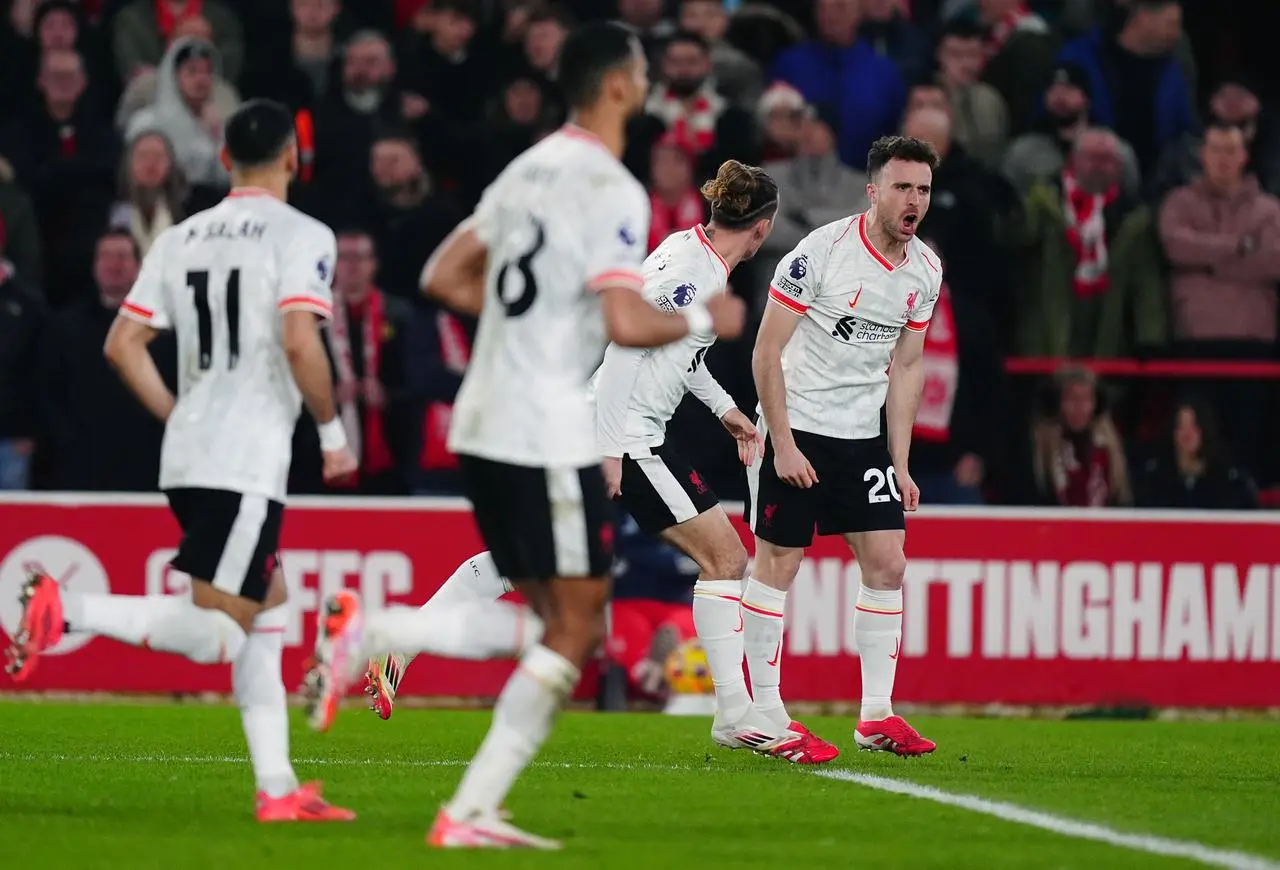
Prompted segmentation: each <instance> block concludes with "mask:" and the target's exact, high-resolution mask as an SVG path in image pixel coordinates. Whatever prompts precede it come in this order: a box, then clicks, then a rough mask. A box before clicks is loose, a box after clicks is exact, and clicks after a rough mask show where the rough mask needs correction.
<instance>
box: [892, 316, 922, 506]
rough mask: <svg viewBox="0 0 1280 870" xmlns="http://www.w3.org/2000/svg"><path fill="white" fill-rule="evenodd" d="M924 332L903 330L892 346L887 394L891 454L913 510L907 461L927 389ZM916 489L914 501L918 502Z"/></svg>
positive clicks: (900, 483) (906, 500) (905, 496)
mask: <svg viewBox="0 0 1280 870" xmlns="http://www.w3.org/2000/svg"><path fill="white" fill-rule="evenodd" d="M924 335H925V331H924V330H923V329H920V330H916V329H904V330H902V334H901V335H899V336H898V343H897V345H896V346H895V347H894V349H893V362H892V364H891V365H890V366H889V393H888V395H887V396H886V397H885V406H884V412H885V423H886V425H887V426H888V428H889V456H890V458H891V459H892V460H893V467H894V470H895V472H896V473H897V475H898V484H899V486H900V487H901V488H902V495H903V504H904V506H905V507H906V509H907V510H914V509H915V506H914V505H913V504H911V502H912V499H911V498H909V497H908V492H907V491H908V490H914V489H915V484H914V483H912V482H911V475H910V473H909V471H908V470H907V469H908V465H907V460H908V457H909V455H910V453H911V430H912V429H914V428H915V425H916V411H918V410H919V408H920V394H921V393H922V392H923V391H924ZM919 497H920V496H919V491H918V490H916V491H915V494H914V500H915V501H919Z"/></svg>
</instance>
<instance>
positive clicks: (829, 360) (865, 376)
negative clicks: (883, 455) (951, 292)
mask: <svg viewBox="0 0 1280 870" xmlns="http://www.w3.org/2000/svg"><path fill="white" fill-rule="evenodd" d="M866 219H867V217H866V214H858V215H854V216H853V217H852V218H841V219H840V220H838V221H835V222H834V223H829V224H827V225H826V226H822V227H818V228H817V229H816V230H814V231H813V232H811V233H809V235H807V236H805V237H804V238H803V239H802V240H801V241H800V244H799V245H797V246H796V247H795V250H793V251H792V252H791V253H790V254H788V255H787V256H786V257H785V258H783V260H782V262H781V263H779V264H778V269H777V271H776V272H775V273H774V276H773V281H772V282H771V283H770V285H769V300H770V301H771V302H773V303H775V304H777V305H781V306H782V307H783V308H785V309H787V310H788V311H790V312H792V313H794V314H796V315H798V316H800V317H801V318H802V319H801V321H800V323H799V324H798V325H797V327H796V331H795V334H794V335H792V336H791V340H790V341H789V342H787V346H786V348H785V349H784V350H783V353H782V371H783V374H784V376H785V378H786V383H787V415H788V417H789V418H790V422H791V428H792V429H798V430H800V431H802V432H811V433H813V434H815V435H828V436H831V437H833V438H847V439H862V438H875V437H877V436H879V435H880V434H881V432H880V409H881V408H883V407H884V400H885V395H886V393H887V392H888V389H889V374H888V370H889V361H890V359H891V357H892V354H893V349H894V345H895V344H896V342H897V341H898V336H899V335H901V334H902V330H903V329H912V330H917V331H924V330H925V329H927V328H928V326H929V318H931V317H932V316H933V306H934V304H935V303H936V302H937V301H938V293H939V292H940V290H941V287H942V266H941V261H940V260H939V259H938V256H937V254H935V253H934V252H933V251H931V250H929V247H928V246H927V245H926V244H924V242H921V241H920V240H919V239H916V238H912V239H911V241H909V242H908V243H907V251H906V257H905V258H904V259H903V261H902V262H901V263H897V264H895V263H890V262H889V261H888V260H887V259H886V258H885V257H884V256H883V255H882V254H881V253H880V252H879V251H877V250H876V249H875V247H874V246H873V245H872V244H871V240H870V239H869V238H868V237H867V228H866Z"/></svg>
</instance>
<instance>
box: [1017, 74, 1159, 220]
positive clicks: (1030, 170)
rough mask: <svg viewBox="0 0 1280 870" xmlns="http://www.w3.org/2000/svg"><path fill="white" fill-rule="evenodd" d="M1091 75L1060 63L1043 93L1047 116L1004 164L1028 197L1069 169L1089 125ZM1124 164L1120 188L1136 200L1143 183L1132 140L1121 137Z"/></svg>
mask: <svg viewBox="0 0 1280 870" xmlns="http://www.w3.org/2000/svg"><path fill="white" fill-rule="evenodd" d="M1089 88H1090V84H1089V75H1088V73H1086V72H1085V70H1084V68H1083V67H1081V66H1078V65H1076V64H1071V63H1064V64H1059V65H1058V68H1057V69H1056V70H1054V72H1053V79H1052V81H1050V83H1049V87H1048V89H1047V90H1046V91H1045V93H1044V107H1045V112H1044V114H1043V115H1042V116H1040V117H1039V118H1037V119H1036V124H1035V127H1034V128H1033V129H1032V130H1031V131H1029V132H1027V133H1024V134H1022V135H1021V136H1019V137H1018V138H1017V139H1015V140H1013V143H1012V144H1011V145H1010V146H1009V150H1008V152H1006V153H1005V156H1004V160H1003V162H1002V165H1001V171H1002V172H1003V173H1004V176H1005V178H1007V179H1008V180H1009V181H1010V183H1012V184H1013V186H1014V187H1015V188H1016V189H1017V190H1018V192H1019V193H1020V194H1023V195H1025V194H1026V193H1027V191H1029V190H1030V189H1031V187H1032V185H1034V184H1036V183H1037V182H1042V181H1045V180H1047V179H1051V178H1056V177H1058V175H1059V174H1061V172H1062V167H1063V166H1065V165H1066V162H1067V159H1068V157H1069V156H1070V154H1071V150H1072V149H1073V148H1074V147H1075V143H1076V139H1077V137H1079V135H1080V133H1081V131H1083V130H1087V129H1088V128H1089V127H1090V126H1091V124H1092V123H1093V120H1092V112H1091V111H1090V107H1091V102H1090V100H1089ZM1117 144H1118V145H1119V147H1120V158H1121V162H1122V163H1123V165H1124V168H1123V172H1122V181H1121V188H1122V189H1123V190H1124V192H1125V194H1126V195H1127V196H1137V195H1138V191H1139V187H1140V179H1139V176H1138V158H1137V155H1135V154H1134V153H1133V148H1131V147H1130V146H1129V143H1128V142H1125V141H1124V140H1123V139H1119V138H1117Z"/></svg>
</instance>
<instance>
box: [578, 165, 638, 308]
mask: <svg viewBox="0 0 1280 870" xmlns="http://www.w3.org/2000/svg"><path fill="white" fill-rule="evenodd" d="M628 180H630V179H628ZM609 193H610V191H608V190H602V191H597V192H595V193H594V194H593V198H592V201H593V202H594V203H598V205H596V206H595V207H594V208H589V209H587V212H586V214H584V215H583V219H584V220H585V221H586V222H587V223H586V226H585V227H584V229H585V230H586V233H585V235H586V239H587V242H586V267H587V272H586V276H587V289H589V290H592V291H595V292H599V291H601V290H606V289H608V288H610V287H628V288H630V289H632V290H635V291H636V292H637V293H641V292H643V291H644V273H643V270H642V268H641V267H642V266H643V265H644V258H645V256H646V254H647V250H646V249H647V248H648V242H649V219H650V212H649V199H648V196H647V195H646V194H645V193H644V190H643V188H641V187H640V186H639V185H631V184H628V185H626V186H625V187H624V188H623V189H621V190H614V191H613V194H614V195H613V196H609Z"/></svg>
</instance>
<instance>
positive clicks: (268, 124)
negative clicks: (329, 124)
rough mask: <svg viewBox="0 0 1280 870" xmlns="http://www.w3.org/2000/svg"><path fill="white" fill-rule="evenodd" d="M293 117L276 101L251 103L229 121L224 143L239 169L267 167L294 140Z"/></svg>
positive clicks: (241, 107)
mask: <svg viewBox="0 0 1280 870" xmlns="http://www.w3.org/2000/svg"><path fill="white" fill-rule="evenodd" d="M293 135H294V133H293V115H291V114H290V113H289V110H288V109H286V108H285V107H284V106H283V105H282V104H280V103H277V102H275V101H273V100H263V99H256V100H249V101H248V102H247V103H244V104H243V105H241V106H240V108H238V109H236V110H235V112H233V113H232V114H231V117H230V118H228V119H227V127H226V131H225V133H224V136H223V140H224V141H225V142H226V145H227V153H228V154H230V155H231V162H232V163H233V164H235V166H236V167H238V168H251V167H254V166H263V165H265V164H267V163H270V162H271V161H272V160H275V159H276V158H277V157H279V156H280V154H281V152H283V151H284V149H285V148H287V147H288V146H289V143H290V142H292V141H293Z"/></svg>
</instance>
